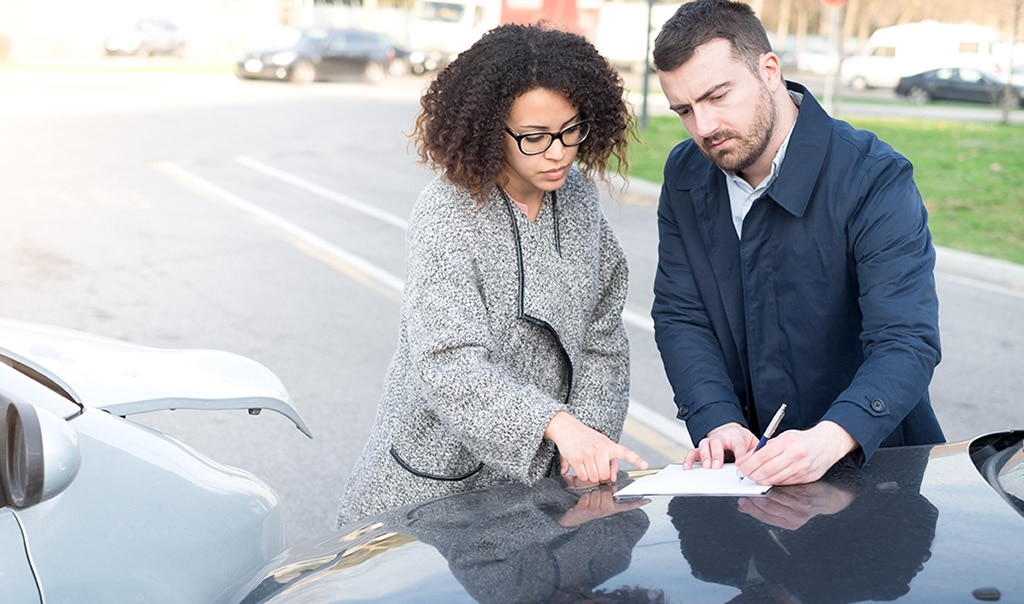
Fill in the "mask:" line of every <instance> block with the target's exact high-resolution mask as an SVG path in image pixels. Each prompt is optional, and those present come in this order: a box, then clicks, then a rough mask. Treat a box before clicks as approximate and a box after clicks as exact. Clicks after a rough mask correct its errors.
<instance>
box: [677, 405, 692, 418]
mask: <svg viewBox="0 0 1024 604" xmlns="http://www.w3.org/2000/svg"><path fill="white" fill-rule="evenodd" d="M688 413H690V406H689V405H683V406H682V407H680V408H679V413H676V417H677V418H679V419H683V418H684V417H686V415H687V414H688Z"/></svg>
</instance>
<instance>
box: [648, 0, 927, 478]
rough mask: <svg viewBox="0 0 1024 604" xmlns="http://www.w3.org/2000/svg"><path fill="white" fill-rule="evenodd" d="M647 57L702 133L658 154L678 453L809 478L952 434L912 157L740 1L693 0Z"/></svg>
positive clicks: (658, 290)
mask: <svg viewBox="0 0 1024 604" xmlns="http://www.w3.org/2000/svg"><path fill="white" fill-rule="evenodd" d="M654 63H655V66H656V67H657V69H658V77H659V79H660V81H661V87H662V90H663V91H664V93H665V96H666V97H667V99H668V102H669V105H670V107H671V108H672V110H673V111H675V112H676V113H677V114H678V115H679V117H680V118H681V119H682V122H683V126H684V127H685V128H686V130H687V132H689V134H690V136H691V140H688V141H684V142H683V143H681V144H680V145H678V146H677V147H676V148H675V149H674V150H673V151H672V152H671V154H670V155H669V157H668V160H667V162H666V165H665V181H664V185H663V186H662V191H661V200H660V203H659V208H658V225H659V236H660V241H659V261H658V272H657V276H656V278H655V285H654V290H655V300H654V306H653V310H652V316H653V318H654V325H655V337H656V340H657V343H658V348H659V350H660V351H661V355H662V360H663V361H664V364H665V370H666V373H667V374H668V378H669V381H670V382H671V384H672V387H673V390H674V392H675V401H676V405H677V406H678V408H679V412H678V415H677V416H678V417H679V419H681V420H683V421H685V422H686V425H687V428H688V430H689V432H690V435H691V437H692V438H693V441H694V442H695V443H697V447H696V448H695V449H694V450H693V451H692V452H691V453H689V454H688V455H687V456H686V458H685V460H684V466H685V467H686V468H690V467H692V466H693V464H694V462H696V461H700V462H701V464H702V465H703V466H704V467H715V468H717V467H721V465H722V464H723V462H724V461H726V460H727V459H728V458H729V456H732V457H733V458H735V460H736V465H737V469H738V471H740V472H741V473H742V474H743V475H746V476H748V477H750V478H752V479H754V480H756V481H757V482H759V483H761V484H773V485H782V484H802V483H807V482H812V481H815V480H817V479H818V478H820V477H821V476H822V475H823V474H824V473H825V472H826V471H827V470H828V469H829V468H830V467H831V466H832V465H834V464H835V463H837V462H839V461H841V460H843V461H844V462H847V463H854V464H863V463H865V462H866V461H867V460H868V459H869V458H870V457H871V454H872V453H873V452H874V451H875V450H876V449H877V448H878V447H880V446H896V445H911V444H925V443H938V442H943V441H944V437H943V434H942V430H941V429H940V428H939V424H938V421H937V420H936V418H935V414H934V412H933V410H932V407H931V403H930V401H929V398H928V383H929V382H930V380H931V376H932V372H933V370H934V368H935V365H936V364H937V363H938V362H939V357H940V351H939V333H938V301H937V298H936V294H935V281H934V276H933V268H934V264H935V250H934V248H933V247H932V243H931V235H930V233H929V231H928V225H927V215H926V212H925V208H924V205H923V204H922V201H921V196H920V193H919V192H918V190H917V187H916V185H915V184H914V181H913V174H912V166H911V164H910V162H909V161H907V159H906V158H905V157H903V156H901V155H900V154H898V153H896V152H895V151H894V150H893V149H892V148H891V147H890V146H889V145H887V144H886V143H884V142H882V141H880V140H878V138H877V137H875V136H874V135H873V134H871V133H869V132H864V131H858V130H854V129H853V128H852V127H851V126H850V125H849V124H847V123H845V122H841V121H838V120H833V119H831V118H830V117H829V116H828V115H827V114H826V113H825V112H824V111H823V110H822V108H821V106H820V105H819V104H818V103H817V102H816V101H815V100H814V98H813V97H812V95H811V94H810V93H809V92H808V91H807V89H806V88H804V87H803V86H801V85H799V84H795V83H792V82H787V81H785V80H784V79H783V77H782V72H781V67H780V63H779V58H778V57H777V56H776V55H775V54H774V53H773V52H772V50H771V46H770V44H769V42H768V38H767V35H766V34H765V30H764V27H763V26H762V24H761V23H760V21H759V20H758V19H757V17H756V16H755V15H754V13H753V11H752V10H751V9H750V7H749V6H747V5H746V4H742V3H739V2H725V1H722V0H697V1H695V2H690V3H687V4H684V5H683V6H681V7H680V8H679V10H678V11H677V12H676V14H675V15H674V16H673V17H672V18H671V19H669V20H668V21H667V22H666V23H665V25H664V26H663V27H662V30H661V32H660V33H659V35H658V38H657V40H656V42H655V46H654ZM783 403H785V404H786V405H787V410H786V414H785V417H784V419H783V421H782V424H781V426H780V428H779V430H780V432H781V434H779V435H778V436H776V437H775V438H773V439H771V440H770V441H769V442H768V443H767V444H766V445H765V446H764V447H762V448H760V449H759V450H757V451H755V447H756V446H757V443H758V440H759V439H758V437H759V436H760V435H761V433H762V432H763V431H764V430H765V427H766V425H767V424H768V422H769V420H770V419H771V418H772V416H773V415H774V414H775V412H776V410H777V409H778V408H779V407H780V405H781V404H783Z"/></svg>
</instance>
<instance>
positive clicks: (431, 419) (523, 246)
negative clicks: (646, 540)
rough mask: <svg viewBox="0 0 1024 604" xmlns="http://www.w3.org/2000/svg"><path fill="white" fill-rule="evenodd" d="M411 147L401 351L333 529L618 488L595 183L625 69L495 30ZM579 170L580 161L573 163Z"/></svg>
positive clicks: (612, 348)
mask: <svg viewBox="0 0 1024 604" xmlns="http://www.w3.org/2000/svg"><path fill="white" fill-rule="evenodd" d="M421 105H422V111H421V113H420V115H419V117H418V118H417V119H416V126H415V130H414V132H413V135H412V136H413V139H414V140H415V141H416V144H417V148H418V150H419V154H420V157H421V159H422V161H423V162H424V163H426V164H428V165H429V166H431V167H432V168H434V169H435V170H437V171H438V172H439V175H438V176H437V177H436V178H435V179H434V181H433V182H432V183H430V184H429V185H428V186H427V187H426V189H424V191H423V192H422V194H421V195H420V197H419V199H418V200H417V202H416V205H415V207H414V208H413V211H412V216H411V219H410V223H409V224H410V226H409V233H408V265H407V281H406V287H405V297H404V300H403V303H402V316H401V327H400V334H399V342H398V349H397V351H396V353H395V356H394V358H393V360H392V362H391V366H390V368H389V370H388V375H387V379H386V383H385V386H384V393H383V396H382V399H381V401H380V405H379V407H378V411H377V419H376V424H375V426H374V428H373V431H372V433H371V435H370V439H369V442H368V443H367V445H366V448H365V449H364V451H363V453H362V456H361V457H360V459H359V461H358V462H357V464H356V467H355V468H354V470H353V472H352V476H351V478H350V481H349V484H348V486H347V487H346V490H345V493H344V495H343V496H342V499H341V504H340V507H339V513H338V523H339V525H341V524H345V523H347V522H351V521H354V520H357V519H360V518H363V517H365V516H369V515H371V514H375V513H378V512H381V511H383V510H386V509H389V508H394V507H398V506H401V505H405V504H409V503H415V502H420V501H425V500H427V499H431V498H433V497H437V496H442V495H448V494H453V493H460V492H465V491H469V490H473V489H477V488H481V487H484V486H488V485H492V484H499V483H509V482H515V481H521V482H525V483H532V482H534V481H536V480H538V479H540V478H542V477H545V476H553V475H558V474H564V473H566V472H568V471H569V470H570V468H571V469H572V470H573V471H574V472H575V474H576V475H577V477H579V478H580V479H582V480H585V481H590V482H609V481H614V479H615V477H616V474H617V473H618V460H625V461H628V462H630V463H632V464H634V465H636V466H638V467H641V468H645V467H646V466H647V463H646V462H645V461H644V460H643V459H641V458H640V456H639V455H637V454H636V453H634V452H633V451H631V450H629V449H628V448H626V447H624V446H621V445H619V444H617V443H616V442H615V441H616V440H617V439H618V437H619V434H620V432H621V430H622V424H623V421H624V420H625V416H626V406H627V403H628V398H629V394H628V390H629V360H628V353H629V351H628V343H627V340H626V333H625V328H624V326H623V323H622V316H621V314H622V307H623V304H624V302H625V296H626V286H627V268H626V260H625V256H624V255H623V252H622V249H621V248H620V247H619V244H618V242H617V241H616V239H615V236H614V235H613V233H612V231H611V229H610V227H609V226H608V224H607V222H606V221H605V218H604V215H603V214H602V211H601V208H600V204H599V199H598V193H597V189H596V187H595V185H594V183H593V182H591V180H590V179H589V178H588V176H587V175H591V174H596V175H597V176H599V177H601V178H602V179H603V178H605V166H606V165H607V162H608V160H609V158H610V157H611V156H612V155H614V156H615V158H616V160H617V161H618V166H619V168H620V170H624V169H625V166H626V164H627V160H626V149H627V145H628V136H629V134H630V133H631V126H632V120H631V113H630V110H629V108H628V105H627V104H626V103H625V102H624V100H623V89H622V82H621V79H620V78H619V77H618V74H617V73H616V72H615V71H614V70H613V69H612V68H611V67H609V65H608V63H607V61H606V60H605V59H604V58H602V57H601V56H600V55H599V54H598V53H597V51H596V50H595V49H594V47H593V46H592V45H591V44H590V43H589V42H587V41H586V40H585V39H584V38H582V37H580V36H577V35H575V34H570V33H566V32H562V31H557V30H552V29H546V28H543V27H540V26H523V25H504V26H500V27H498V28H496V29H494V30H492V31H490V32H489V33H487V34H486V35H484V36H483V37H482V38H481V39H480V40H479V41H478V42H477V43H476V44H474V45H473V46H472V47H471V48H469V49H468V50H466V51H465V52H463V53H462V54H460V55H459V56H458V58H456V59H455V61H453V62H452V63H451V64H449V65H448V66H447V67H446V68H445V69H444V70H443V71H441V72H440V73H439V74H438V76H437V78H436V79H435V80H434V82H433V83H432V84H431V85H430V87H429V88H428V90H427V91H426V93H425V94H424V96H423V98H422V99H421ZM576 164H578V166H579V167H577V166H576Z"/></svg>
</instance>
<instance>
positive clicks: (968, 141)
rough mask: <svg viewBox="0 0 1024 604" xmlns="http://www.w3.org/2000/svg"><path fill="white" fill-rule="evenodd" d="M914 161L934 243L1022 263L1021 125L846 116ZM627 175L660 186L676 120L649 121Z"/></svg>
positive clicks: (680, 133) (679, 129)
mask: <svg viewBox="0 0 1024 604" xmlns="http://www.w3.org/2000/svg"><path fill="white" fill-rule="evenodd" d="M849 121H850V123H852V124H853V125H854V126H856V127H858V128H863V129H865V130H871V131H873V132H875V133H876V134H878V136H879V137H880V138H881V139H882V140H885V141H886V142H888V143H889V144H891V145H892V146H893V147H894V148H895V149H896V150H897V151H899V152H900V153H902V154H904V155H906V156H907V157H908V158H909V159H910V161H911V162H913V164H914V177H915V180H916V181H917V186H918V188H919V189H920V190H921V196H922V197H923V198H924V202H925V207H927V208H928V220H929V225H930V227H931V230H932V237H933V239H934V241H935V244H936V245H941V246H944V247H950V248H954V249H958V250H963V251H967V252H973V253H976V254H983V255H985V256H991V257H994V258H1000V259H1003V260H1009V261H1011V262H1016V263H1019V264H1024V125H1021V124H1010V125H1007V124H999V123H982V122H938V121H921V120H907V119H892V120H882V119H855V118H854V119H849ZM639 134H640V138H641V143H640V144H635V145H633V148H632V149H631V154H630V170H629V175H630V176H631V177H634V178H640V179H643V180H649V181H652V182H656V183H660V182H661V177H662V168H663V166H664V162H665V158H666V156H667V155H668V152H669V151H670V150H671V149H672V147H674V146H675V145H676V144H677V143H678V142H679V141H680V140H682V139H683V138H687V134H686V131H685V130H684V129H683V126H682V124H681V123H680V121H679V119H678V118H675V117H667V116H656V117H652V118H650V120H649V122H648V128H647V129H646V130H644V131H641V132H640V133H639Z"/></svg>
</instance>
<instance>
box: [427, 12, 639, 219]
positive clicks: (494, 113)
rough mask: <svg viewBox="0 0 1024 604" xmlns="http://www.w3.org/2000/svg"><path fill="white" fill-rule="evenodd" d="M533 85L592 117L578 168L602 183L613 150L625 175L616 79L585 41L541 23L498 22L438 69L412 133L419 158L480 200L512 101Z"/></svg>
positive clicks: (625, 133)
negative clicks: (557, 96)
mask: <svg viewBox="0 0 1024 604" xmlns="http://www.w3.org/2000/svg"><path fill="white" fill-rule="evenodd" d="M535 88H545V89H548V90H551V91H554V92H558V93H561V94H563V95H564V96H565V97H566V98H567V99H568V100H569V102H570V103H572V104H573V105H574V106H575V107H576V108H577V109H578V110H579V111H580V114H581V116H582V117H583V118H584V119H587V120H590V134H589V135H588V136H587V139H586V141H584V142H583V144H582V145H580V147H579V151H578V152H577V155H576V162H577V163H578V164H579V166H580V168H581V170H583V172H585V173H587V174H590V175H595V174H596V175H597V176H599V177H600V178H601V179H602V180H607V179H606V169H607V167H608V161H609V158H610V157H611V156H612V155H614V156H615V158H616V160H617V167H616V171H617V172H618V173H619V174H625V172H626V169H627V167H628V164H629V162H628V158H627V149H628V147H629V139H630V137H634V138H635V130H634V122H633V113H632V111H631V109H630V107H629V105H628V104H627V103H626V101H625V98H624V92H623V86H622V78H621V77H620V76H619V74H618V72H617V71H615V69H614V68H613V67H612V66H611V65H610V64H609V63H608V61H607V60H606V59H605V58H604V57H602V56H601V54H600V53H598V51H597V49H596V48H594V46H593V45H592V44H591V43H590V42H588V41H587V40H586V38H584V37H582V36H579V35H576V34H573V33H569V32H565V31H560V30H557V29H553V28H549V27H546V26H545V25H543V24H535V25H501V26H499V27H496V28H494V29H492V30H491V31H489V32H487V33H486V34H484V35H483V37H481V38H480V39H479V40H478V41H477V42H476V43H475V44H473V45H472V46H471V47H470V48H469V49H467V50H465V51H463V52H462V53H461V54H459V56H458V57H457V58H456V59H455V60H454V61H452V62H451V63H450V64H448V66H447V67H445V68H444V69H443V70H441V72H440V73H438V75H437V77H436V78H435V79H434V81H433V82H432V83H431V84H430V87H429V88H428V89H427V91H426V92H425V93H424V94H423V97H422V98H421V99H420V105H422V107H423V109H422V111H421V112H420V114H419V116H418V117H417V118H416V126H415V129H414V130H413V133H412V135H411V137H412V139H413V140H414V141H415V143H416V148H417V150H418V152H419V155H420V160H421V161H422V162H423V163H424V164H427V165H428V166H430V167H431V168H433V169H435V170H440V171H441V173H442V175H444V176H445V177H446V178H447V179H448V180H450V181H452V182H454V183H455V184H457V185H460V186H463V187H466V188H467V189H469V190H470V191H471V192H472V194H473V197H474V198H475V199H476V200H477V201H479V202H482V201H483V200H484V199H486V198H487V196H488V195H489V194H490V193H491V191H492V190H493V189H494V187H495V186H496V185H497V184H498V182H497V179H498V175H499V173H500V172H501V168H502V164H503V158H504V149H505V146H504V144H503V140H502V139H503V137H504V136H505V131H504V126H505V122H506V120H507V119H508V116H509V114H510V112H511V109H512V103H513V101H515V99H516V98H517V97H519V96H520V95H522V94H524V93H526V92H529V91H531V90H533V89H535Z"/></svg>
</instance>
